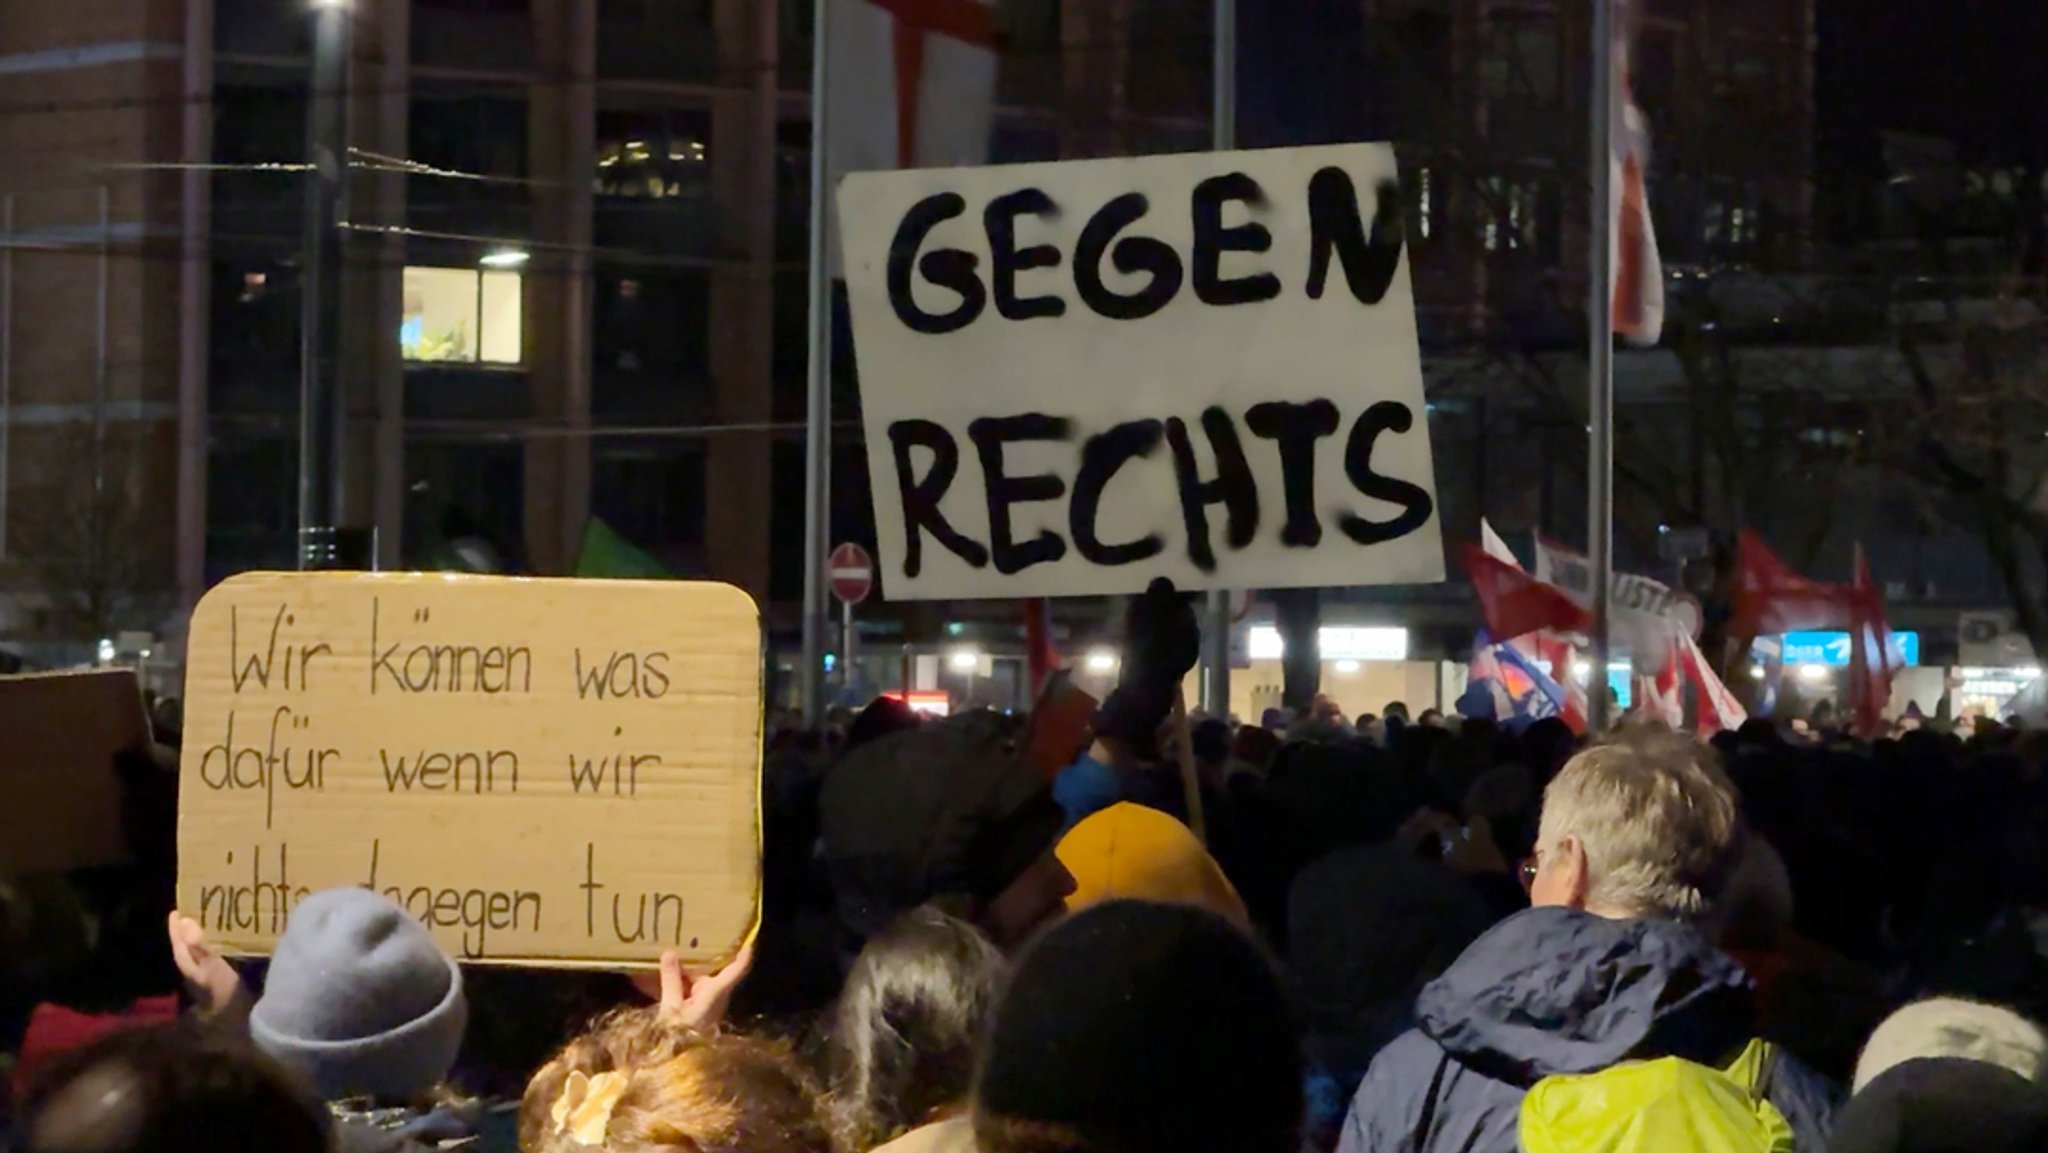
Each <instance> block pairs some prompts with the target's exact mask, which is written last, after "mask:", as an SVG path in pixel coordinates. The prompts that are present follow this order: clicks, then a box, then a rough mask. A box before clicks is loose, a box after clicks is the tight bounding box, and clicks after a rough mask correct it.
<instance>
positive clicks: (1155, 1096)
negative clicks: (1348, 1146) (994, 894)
mask: <svg viewBox="0 0 2048 1153" xmlns="http://www.w3.org/2000/svg"><path fill="white" fill-rule="evenodd" d="M1302 1111H1303V1101H1302V1065H1301V1047H1300V1037H1299V1034H1298V1033H1297V1032H1296V1029H1295V1023H1294V1019H1293V1015H1292V1012H1291V1010H1290V1007H1289V1004H1288V1000H1287V996H1286V993H1285V992H1284V990H1283V989H1282V987H1281V983H1280V977H1279V974H1278V972H1277V971H1276V970H1275V968H1274V966H1273V963H1272V961H1270V960H1269V959H1268V958H1267V956H1266V955H1265V953H1264V952H1263V951H1262V950H1261V949H1260V948H1259V946H1258V945H1256V944H1254V943H1253V942H1252V940H1251V939H1250V938H1249V937H1247V936H1246V935H1245V934H1244V933H1242V932H1240V931H1239V930H1238V929H1236V928H1234V927H1232V926H1231V925H1230V924H1229V923H1228V922H1226V921H1224V920H1223V919H1221V918H1219V917H1217V916H1215V915H1213V914H1211V913H1206V912H1203V911H1201V910H1198V909H1194V908H1190V907H1186V906H1181V905H1160V904H1152V903H1149V902H1144V901H1110V902H1106V903H1103V904H1099V905H1093V906H1090V907H1089V908H1087V909H1085V910H1083V911H1082V912H1080V913H1078V914H1076V915H1074V916H1073V917H1071V918H1069V919H1068V920H1066V921H1065V922H1063V923H1061V924H1060V925H1058V926H1056V927H1055V928H1053V929H1052V930H1051V931H1050V932H1048V933H1047V934H1046V935H1045V936H1044V937H1042V938H1040V939H1039V940H1038V941H1037V942H1036V943H1035V944H1033V945H1032V946H1031V947H1030V948H1029V949H1028V950H1026V951H1025V953H1024V955H1023V957H1022V958H1021V959H1020V960H1019V961H1018V963H1017V969H1016V972H1015V974H1014V975H1013V976H1012V977H1011V980H1010V986H1009V989H1008V991H1007V992H1006V993H1005V994H1004V996H1003V999H1002V1003H1001V1005H1000V1006H999V1007H998V1009H997V1011H996V1020H995V1026H994V1029H993V1031H992V1033H991V1035H990V1038H989V1044H988V1055H987V1058H986V1060H985V1061H984V1063H983V1067H982V1072H981V1078H980V1084H979V1086H978V1087H977V1090H976V1093H975V1112H976V1120H977V1125H978V1126H980V1127H981V1129H982V1131H983V1133H984V1134H985V1136H984V1140H983V1148H989V1147H990V1142H989V1140H988V1136H990V1135H993V1134H995V1133H997V1132H999V1131H1000V1128H1001V1125H1002V1123H1003V1122H1023V1123H1027V1124H1035V1125H1050V1126H1055V1127H1058V1128H1062V1129H1066V1130H1070V1131H1071V1132H1073V1133H1074V1134H1075V1135H1076V1136H1078V1137H1079V1138H1080V1139H1081V1140H1082V1141H1084V1142H1085V1143H1086V1144H1087V1145H1089V1146H1090V1147H1091V1148H1095V1149H1100V1150H1104V1151H1107V1153H1204V1151H1206V1150H1214V1151H1215V1153H1297V1150H1299V1149H1300V1147H1301V1137H1300V1135H1301V1126H1302V1115H1303V1112H1302Z"/></svg>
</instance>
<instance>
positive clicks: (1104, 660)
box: [1087, 649, 1117, 673]
mask: <svg viewBox="0 0 2048 1153" xmlns="http://www.w3.org/2000/svg"><path fill="white" fill-rule="evenodd" d="M1087 666H1088V671H1089V672H1091V673H1113V672H1115V671H1116V666H1117V656H1116V654H1115V653H1114V652H1112V651H1110V650H1109V649H1096V650H1095V651H1094V652H1092V653H1089V654H1088V661H1087Z"/></svg>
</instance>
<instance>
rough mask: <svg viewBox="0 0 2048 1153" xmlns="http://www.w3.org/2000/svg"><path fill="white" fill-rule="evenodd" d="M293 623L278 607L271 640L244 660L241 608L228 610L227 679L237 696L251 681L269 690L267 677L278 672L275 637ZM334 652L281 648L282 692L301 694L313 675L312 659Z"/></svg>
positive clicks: (323, 648)
mask: <svg viewBox="0 0 2048 1153" xmlns="http://www.w3.org/2000/svg"><path fill="white" fill-rule="evenodd" d="M292 623H293V618H292V617H291V616H289V615H287V613H286V608H285V606H284V605H279V606H277V612H276V613H274V614H272V616H271V618H270V637H269V639H268V640H267V641H266V642H265V643H264V647H263V651H262V652H260V653H259V652H251V653H249V654H248V656H247V658H246V659H245V658H244V657H243V655H242V647H241V634H242V629H241V608H240V606H238V605H229V606H228V677H229V679H230V680H231V681H232V682H233V684H234V689H235V692H236V693H240V692H241V691H242V690H243V689H244V688H245V687H247V685H248V683H249V681H250V680H251V679H254V680H255V682H256V687H257V688H260V689H268V688H269V687H270V675H271V673H273V672H275V671H276V670H277V639H278V633H279V631H280V630H282V629H283V628H284V627H285V626H287V625H289V624H292ZM333 651H334V647H333V646H332V645H325V644H317V645H311V646H300V645H295V644H291V643H286V645H285V646H284V678H283V679H284V688H285V690H286V691H290V690H291V689H292V688H294V687H296V688H298V690H299V691H301V692H304V691H305V690H306V688H307V685H308V681H307V678H308V677H309V676H310V675H311V674H312V671H313V670H312V664H313V661H314V659H315V658H316V657H322V656H327V655H329V654H331V653H332V652H333ZM294 671H296V673H297V678H296V679H297V684H296V686H294V684H293V680H294V677H293V673H294Z"/></svg>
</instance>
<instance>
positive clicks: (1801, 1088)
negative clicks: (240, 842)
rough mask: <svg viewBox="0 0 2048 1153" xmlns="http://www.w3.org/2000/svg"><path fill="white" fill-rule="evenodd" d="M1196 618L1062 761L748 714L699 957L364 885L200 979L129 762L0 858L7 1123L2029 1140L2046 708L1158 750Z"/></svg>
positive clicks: (1974, 1144) (861, 723) (1347, 1140)
mask: <svg viewBox="0 0 2048 1153" xmlns="http://www.w3.org/2000/svg"><path fill="white" fill-rule="evenodd" d="M1148 614H1150V615H1148ZM1185 625H1186V627H1185V628H1183V625H1182V622H1181V618H1180V616H1179V615H1178V614H1177V613H1176V612H1175V611H1174V608H1173V606H1172V604H1171V603H1169V602H1166V601H1163V600H1158V599H1153V600H1151V602H1150V607H1149V608H1144V609H1141V610H1140V611H1139V612H1136V613H1134V614H1133V619H1132V621H1131V622H1130V627H1131V633H1132V644H1131V649H1130V650H1129V651H1131V652H1132V653H1133V654H1134V655H1133V657H1132V658H1130V659H1128V660H1127V662H1126V669H1125V673H1124V676H1123V681H1122V684H1121V685H1120V687H1119V689H1118V691H1117V692H1116V693H1115V694H1113V695H1112V696H1111V697H1110V698H1109V700H1108V701H1107V702H1106V703H1105V704H1104V706H1103V708H1102V710H1101V711H1100V713H1099V715H1098V717H1097V722H1096V725H1095V727H1094V730H1093V732H1092V733H1091V734H1089V735H1088V737H1087V738H1086V747H1085V748H1084V749H1081V750H1078V751H1076V752H1075V754H1074V755H1073V756H1071V757H1065V758H1062V760H1063V762H1064V763H1063V764H1056V765H1054V766H1053V767H1052V771H1047V769H1045V768H1044V767H1042V766H1040V765H1038V764H1036V763H1034V760H1033V758H1032V757H1031V756H1028V755H1027V749H1029V748H1030V747H1031V740H1030V734H1029V731H1028V728H1027V725H1028V721H1027V720H1026V719H1023V718H1015V717H1006V716H1002V715H998V714H994V713H973V714H967V715H961V716H955V717H952V718H948V719H945V720H942V721H921V720H920V719H919V718H917V717H915V716H914V715H912V714H910V713H909V712H907V711H906V710H904V709H903V708H902V707H901V706H899V705H896V704H895V703H893V702H889V701H879V702H876V703H875V704H874V705H872V706H870V707H869V708H868V709H866V710H864V711H863V712H862V713H861V714H859V715H858V716H857V717H854V718H852V719H851V720H850V723H848V724H846V725H845V726H843V728H841V729H835V730H834V731H832V732H829V733H793V734H789V735H787V736H786V737H785V738H783V739H779V740H778V741H777V742H776V747H775V748H774V750H773V751H771V753H770V755H769V756H768V757H767V760H766V764H765V767H764V776H763V789H764V805H763V812H764V821H765V826H764V848H763V859H762V872H763V881H764V884H763V909H762V921H761V924H760V926H759V929H758V931H757V933H756V934H755V936H754V938H753V939H752V940H751V942H750V943H749V944H748V945H747V946H746V947H745V948H744V949H743V950H742V951H741V952H740V953H739V955H738V956H737V957H735V958H734V959H733V960H732V961H731V962H730V963H728V964H726V965H725V966H724V967H723V968H722V969H720V970H719V971H717V972H715V973H691V972H688V971H685V969H684V967H683V966H682V965H681V963H680V962H679V961H678V960H677V959H676V958H675V957H674V956H673V955H671V956H668V957H665V958H663V961H662V964H661V967H660V970H659V972H658V973H657V974H649V975H647V976H645V977H632V976H627V975H607V974H573V973H561V972H539V971H511V970H501V969H481V968H479V969H470V968H465V967H464V966H462V965H460V964H458V963H456V962H455V961H453V960H451V959H450V958H449V956H448V955H447V954H446V953H444V952H443V951H442V950H441V949H440V948H439V947H438V946H437V945H436V943H435V941H434V940H433V938H432V937H431V935H430V934H429V933H428V932H427V931H426V930H425V929H424V928H423V927H422V926H420V925H419V924H418V923H416V922H415V921H413V920H411V919H410V918H409V917H408V916H406V915H405V913H404V912H403V911H402V910H400V909H399V908H397V907H396V906H393V905H392V904H390V903H389V902H388V901H386V900H385V899H383V898H382V897H380V896H378V895H376V894H374V893H371V892H369V891H367V890H360V889H345V890H332V891H327V892H323V893H318V894H315V895H313V896H311V897H309V898H307V899H306V900H305V901H303V902H302V903H301V904H299V905H298V906H297V907H296V908H295V909H294V910H293V912H292V915H291V918H290V921H289V923H288V925H287V928H286V931H285V933H284V935H283V937H282V938H281V939H280V940H279V941H278V943H277V947H276V950H275V952H274V954H273V955H272V956H271V957H270V958H269V959H268V960H267V962H265V963H263V964H261V965H253V966H247V967H245V968H237V967H236V966H235V965H233V964H231V963H230V962H229V961H227V960H226V959H224V958H222V957H221V956H219V955H218V954H217V953H216V952H215V951H214V950H213V949H212V947H211V946H210V944H209V942H208V941H207V940H206V938H205V935H204V934H203V933H202V932H201V931H200V930H199V927H198V926H197V925H195V924H194V923H192V922H191V921H189V920H187V919H185V918H182V917H180V916H178V915H177V914H176V913H175V912H173V911H171V909H170V907H169V895H168V894H169V890H168V888H167V887H166V885H165V883H164V882H165V881H166V878H165V877H164V876H163V875H162V873H161V870H163V869H164V868H166V863H165V862H166V858H165V857H164V855H163V853H164V849H163V846H164V845H165V844H166V843H167V842H168V841H169V836H168V833H167V831H166V830H165V829H164V827H163V826H162V824H161V822H163V821H165V820H166V819H168V818H169V816H170V814H169V813H168V812H167V811H165V807H164V800H163V797H164V794H163V792H162V790H156V791H150V790H146V789H142V790H138V797H137V800H136V802H135V807H136V809H137V811H136V813H135V814H134V816H133V819H132V821H131V823H132V824H134V825H135V826H136V827H135V829H134V830H133V832H134V834H135V835H134V837H133V838H132V839H133V840H134V841H135V843H136V845H137V855H138V863H137V864H136V865H135V866H132V867H130V868H128V869H127V870H125V871H123V872H121V873H120V874H119V877H118V878H116V877H114V876H111V875H92V876H84V877H72V878H62V879H43V880H41V881H11V882H7V883H6V885H5V886H4V887H0V898H4V900H0V934H4V936H0V978H4V985H0V1027H4V1028H5V1029H6V1030H7V1032H6V1034H5V1035H4V1036H0V1045H4V1046H5V1048H6V1049H7V1050H8V1051H9V1052H10V1053H12V1054H13V1058H12V1059H13V1061H14V1068H13V1070H12V1072H13V1077H12V1080H13V1084H14V1092H13V1095H12V1098H11V1102H10V1104H9V1113H10V1125H9V1129H8V1131H9V1133H10V1134H11V1136H10V1142H11V1144H10V1148H12V1149H15V1150H19V1151H22V1153H144V1151H152V1153H154V1151H166V1153H168V1151H171V1150H201V1149H204V1150H209V1151H222V1153H238V1151H240V1150H249V1151H251V1153H254V1151H257V1150H264V1151H275V1153H301V1151H306V1153H311V1151H314V1150H329V1149H334V1150H341V1151H344V1153H357V1151H365V1153H367V1151H380V1153H382V1151H416V1150H419V1149H425V1148H438V1149H453V1148H461V1149H475V1150H479V1151H480V1153H482V1151H488V1153H511V1151H512V1150H515V1149H516V1150H519V1151H520V1153H589V1151H603V1153H657V1151H663V1150H678V1151H688V1153H872V1151H875V1150H885V1151H887V1153H1193V1151H1199V1150H1214V1151H1216V1153H1306V1151H1310V1150H1320V1151H1324V1153H1327V1151H1329V1150H1336V1151H1338V1153H1516V1151H1518V1150H1527V1151H1529V1153H1566V1151H1584V1153H1634V1151H1648V1150H1660V1151H1669V1153H1688V1151H1701V1153H1706V1151H1712V1153H1750V1151H1758V1153H1762V1151H1769V1153H1788V1151H1789V1153H1825V1151H1828V1150H1834V1151H1838V1153H1877V1151H1901V1153H1904V1151H1936V1150H1971V1151H1974V1153H1988V1151H1997V1150H2048V1036H2044V1031H2043V1029H2042V1027H2041V1026H2040V1025H2039V1024H2037V1023H2036V1022H2040V1021H2043V1020H2048V741H2044V740H2043V739H2042V736H2041V735H2039V734H2032V733H2019V732H2013V731H2009V730H2005V729H1988V730H1983V731H1979V732H1977V733H1975V734H1974V735H1972V736H1971V737H1970V738H1969V739H1968V740H1965V739H1963V738H1961V737H1959V736H1957V735H1954V734H1948V733H1941V732H1936V731H1933V730H1932V729H1931V728H1923V729H1920V730H1917V731H1913V732H1908V733H1905V734H1903V735H1901V736H1899V737H1898V738H1897V739H1894V740H1885V741H1881V742H1878V743H1876V744H1874V745H1872V744H1859V743H1856V742H1852V741H1850V740H1848V739H1846V738H1842V737H1838V736H1832V735H1830V734H1827V733H1824V732H1823V733H1815V734H1812V735H1805V734H1801V735H1797V736H1794V735H1792V734H1790V733H1789V732H1787V731H1782V730H1780V729H1779V728H1777V727H1774V726H1773V724H1772V723H1771V722H1769V721H1763V720H1758V721H1752V722H1751V723H1750V724H1749V725H1747V726H1745V727H1744V728H1743V729H1742V730H1740V731H1738V732H1735V733H1724V734H1721V735H1720V736H1718V737H1716V738H1715V739H1714V740H1713V741H1712V742H1711V743H1704V742H1700V741H1697V740H1694V739H1692V738H1690V737H1688V736H1686V735H1683V734H1678V733H1672V732H1669V731H1667V730H1662V729H1657V728H1653V727H1640V728H1636V727H1625V728H1623V729H1620V730H1617V731H1616V732H1614V733H1612V734H1608V735H1606V736H1605V737H1603V738H1602V739H1600V740H1597V741H1594V742H1591V743H1588V742H1584V741H1581V740H1580V739H1578V738H1576V737H1575V736H1574V735H1573V734H1572V733H1571V731H1570V730H1569V729H1567V728H1565V727H1564V726H1563V725H1562V724H1561V723H1558V722H1555V721H1542V722H1537V723H1535V724H1532V725H1528V726H1526V727H1523V728H1520V729H1517V730H1512V731H1511V730H1509V729H1505V728H1501V727H1497V726H1495V725H1493V724H1490V723H1484V722H1464V723H1457V722H1452V723H1445V722H1444V721H1443V720H1442V718H1430V722H1431V723H1422V720H1423V719H1422V718H1420V717H1418V718H1417V719H1416V722H1415V723H1409V721H1408V717H1407V710H1406V709H1403V708H1401V707H1399V706H1397V705H1390V706H1389V707H1388V708H1387V709H1386V710H1385V712H1384V713H1383V715H1382V716H1380V717H1378V718H1374V719H1373V720H1372V721H1371V722H1370V723H1367V724H1359V723H1355V722H1353V721H1350V720H1347V719H1346V718H1344V717H1341V716H1338V715H1335V713H1334V711H1333V710H1330V709H1328V708H1320V709H1317V710H1312V711H1311V712H1310V713H1309V714H1308V715H1305V716H1304V717H1303V718H1301V719H1300V720H1299V721H1296V722H1293V723H1291V724H1286V725H1285V726H1284V727H1279V726H1278V725H1277V723H1276V725H1274V726H1268V725H1263V724H1262V725H1249V726H1242V727H1233V726H1232V725H1231V724H1230V723H1229V722H1227V721H1224V720H1219V719H1210V720H1201V721H1197V722H1195V723H1194V724H1192V725H1191V726H1188V727H1187V728H1185V729H1183V728H1181V727H1179V726H1178V725H1176V724H1175V723H1173V722H1172V720H1171V717H1172V710H1171V697H1172V689H1171V686H1172V685H1174V684H1177V682H1178V678H1179V674H1180V673H1183V672H1185V670H1186V667H1187V666H1188V665H1190V664H1192V662H1193V659H1194V657H1193V652H1192V651H1191V644H1190V642H1189V637H1188V634H1189V631H1190V630H1191V628H1192V621H1191V620H1189V621H1186V622H1185ZM1275 720H1276V722H1278V721H1284V720H1285V718H1275ZM1183 734H1184V735H1183ZM0 739H4V738H0ZM1183 752H1185V753H1186V754H1187V755H1186V756H1185V757H1183V756H1182V755H1181V754H1182V753H1183ZM1188 764H1192V767H1193V770H1194V778H1195V779H1194V780H1192V781H1189V780H1188V779H1186V776H1185V774H1184V769H1185V767H1186V766H1187V765H1188ZM137 771H139V770H137ZM151 828H155V829H156V835H154V836H151V835H149V831H150V829H151ZM1197 830H1200V835H1198V833H1197ZM172 858H173V859H174V854H172ZM152 870H154V872H153V871H152ZM145 882H146V883H145ZM164 994H173V995H174V997H175V1000H173V999H170V998H167V997H165V996H164Z"/></svg>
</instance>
